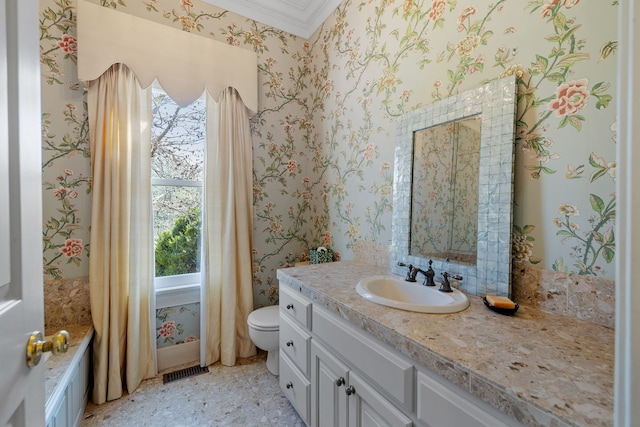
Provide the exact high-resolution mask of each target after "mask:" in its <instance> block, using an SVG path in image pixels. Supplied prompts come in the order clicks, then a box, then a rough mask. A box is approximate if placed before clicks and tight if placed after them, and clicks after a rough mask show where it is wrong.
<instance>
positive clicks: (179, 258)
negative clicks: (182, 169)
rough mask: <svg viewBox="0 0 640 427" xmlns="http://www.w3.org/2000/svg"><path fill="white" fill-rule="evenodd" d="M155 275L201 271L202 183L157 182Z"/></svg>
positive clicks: (154, 222) (154, 201) (154, 220)
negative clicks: (168, 183) (161, 183)
mask: <svg viewBox="0 0 640 427" xmlns="http://www.w3.org/2000/svg"><path fill="white" fill-rule="evenodd" d="M152 196H153V228H154V230H153V232H154V239H155V259H156V263H155V264H156V265H155V270H156V277H162V276H172V275H175V274H187V273H196V272H199V271H200V245H201V240H202V239H201V230H202V215H201V212H202V187H178V186H164V185H154V186H153V187H152Z"/></svg>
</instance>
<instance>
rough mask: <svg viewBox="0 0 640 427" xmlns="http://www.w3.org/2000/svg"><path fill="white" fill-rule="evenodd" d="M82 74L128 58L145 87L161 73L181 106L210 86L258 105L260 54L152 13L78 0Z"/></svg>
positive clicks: (93, 75)
mask: <svg viewBox="0 0 640 427" xmlns="http://www.w3.org/2000/svg"><path fill="white" fill-rule="evenodd" d="M77 21H78V24H77V25H78V27H77V31H78V79H79V80H80V81H81V82H84V83H85V84H86V83H87V82H90V81H92V80H95V79H97V78H98V77H99V76H100V75H102V73H104V71H105V70H106V69H108V68H109V67H111V65H112V64H116V63H123V64H127V66H128V67H129V68H130V69H131V70H132V71H133V72H134V74H135V75H136V77H137V78H138V80H139V81H140V85H141V86H142V87H143V88H146V87H149V86H150V85H151V84H152V83H153V81H154V79H157V80H158V82H159V83H160V85H161V86H162V88H163V89H164V90H165V91H166V92H167V93H168V94H169V96H171V98H173V100H175V101H176V103H178V104H179V105H181V106H183V107H184V106H187V105H189V104H191V103H192V102H193V101H195V100H196V99H197V98H198V97H200V95H202V92H203V91H204V90H205V89H206V90H207V91H208V92H209V93H210V94H214V95H215V96H217V95H218V94H220V93H221V92H222V91H223V90H224V89H225V88H227V87H233V88H236V90H237V91H238V92H239V93H240V95H241V96H242V101H243V102H244V104H245V105H246V106H247V108H249V110H251V111H253V112H257V111H258V59H257V54H256V53H255V52H253V51H250V50H247V49H242V48H239V47H235V46H231V45H228V44H226V43H222V42H218V41H215V40H212V39H210V38H207V37H204V36H202V35H198V34H191V33H187V32H185V31H182V30H178V29H176V28H171V27H168V26H166V25H162V24H158V23H156V22H152V21H149V20H148V19H143V18H138V17H136V16H133V15H130V14H127V13H123V12H120V11H117V10H113V9H110V8H106V7H103V6H99V5H95V4H91V3H88V2H87V1H85V0H78V20H77Z"/></svg>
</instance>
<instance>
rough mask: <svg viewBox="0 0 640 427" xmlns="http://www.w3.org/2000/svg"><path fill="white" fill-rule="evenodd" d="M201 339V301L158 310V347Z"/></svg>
mask: <svg viewBox="0 0 640 427" xmlns="http://www.w3.org/2000/svg"><path fill="white" fill-rule="evenodd" d="M199 340H200V303H193V304H186V305H181V306H178V307H165V308H159V309H157V310H156V346H157V348H165V347H170V346H172V345H178V344H183V343H186V342H191V341H199Z"/></svg>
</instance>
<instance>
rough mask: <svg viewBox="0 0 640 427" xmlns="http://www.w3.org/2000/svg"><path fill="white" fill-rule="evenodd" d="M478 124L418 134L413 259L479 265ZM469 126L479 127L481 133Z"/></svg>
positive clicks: (465, 122)
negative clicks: (431, 259) (477, 257)
mask: <svg viewBox="0 0 640 427" xmlns="http://www.w3.org/2000/svg"><path fill="white" fill-rule="evenodd" d="M478 118H479V116H476V117H472V118H467V119H465V120H463V121H457V122H455V123H446V124H443V125H440V126H434V127H431V128H429V129H425V130H423V131H421V132H416V133H415V134H414V143H413V158H414V161H413V179H412V183H413V184H412V189H411V193H412V195H413V196H412V200H411V247H410V253H411V254H412V255H421V256H424V257H432V258H449V259H450V260H452V261H453V260H455V261H459V262H464V263H469V264H475V263H476V247H477V234H478V191H479V190H478V176H479V173H480V121H479V120H477V119H478ZM469 123H477V125H476V126H477V129H474V128H473V126H469V125H468V124H469Z"/></svg>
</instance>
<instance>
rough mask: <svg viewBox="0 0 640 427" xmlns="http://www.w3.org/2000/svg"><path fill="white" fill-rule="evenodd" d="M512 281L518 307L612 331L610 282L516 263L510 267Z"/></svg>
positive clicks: (613, 310)
mask: <svg viewBox="0 0 640 427" xmlns="http://www.w3.org/2000/svg"><path fill="white" fill-rule="evenodd" d="M512 281H513V284H512V297H513V299H514V300H515V301H517V302H518V304H520V305H526V306H529V307H532V308H536V309H539V310H543V311H548V312H551V313H557V314H562V315H565V316H573V317H576V318H578V319H580V320H585V321H588V322H593V323H597V324H600V325H604V326H608V327H610V328H613V327H615V320H616V319H615V317H616V315H615V304H616V301H615V282H614V281H613V280H609V279H603V278H600V277H594V276H581V275H578V274H569V273H559V272H556V271H551V270H542V269H540V268H537V267H535V266H532V265H531V264H528V263H517V264H515V265H514V267H513V272H512Z"/></svg>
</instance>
